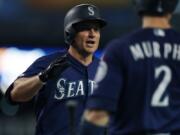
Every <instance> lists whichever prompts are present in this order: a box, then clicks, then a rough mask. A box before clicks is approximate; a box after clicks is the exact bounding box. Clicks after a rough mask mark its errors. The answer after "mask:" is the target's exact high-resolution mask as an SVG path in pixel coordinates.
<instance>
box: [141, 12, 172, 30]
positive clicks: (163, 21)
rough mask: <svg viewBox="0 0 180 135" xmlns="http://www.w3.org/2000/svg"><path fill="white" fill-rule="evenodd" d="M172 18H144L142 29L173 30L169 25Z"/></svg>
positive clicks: (168, 16)
mask: <svg viewBox="0 0 180 135" xmlns="http://www.w3.org/2000/svg"><path fill="white" fill-rule="evenodd" d="M170 18H171V16H170V15H167V16H163V17H152V16H144V17H143V18H142V23H143V24H142V27H143V28H160V29H168V28H171V25H170V23H169V21H170Z"/></svg>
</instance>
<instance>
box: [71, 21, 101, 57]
mask: <svg viewBox="0 0 180 135" xmlns="http://www.w3.org/2000/svg"><path fill="white" fill-rule="evenodd" d="M75 29H76V31H77V34H76V36H75V38H74V45H75V46H76V48H77V49H78V51H79V52H81V53H83V54H93V53H94V52H95V51H96V50H97V48H98V46H99V39H100V26H99V24H98V23H95V22H84V23H81V24H79V25H77V26H75Z"/></svg>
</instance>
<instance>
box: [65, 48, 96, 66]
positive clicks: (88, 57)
mask: <svg viewBox="0 0 180 135" xmlns="http://www.w3.org/2000/svg"><path fill="white" fill-rule="evenodd" d="M68 53H69V54H70V55H71V56H73V57H74V58H75V59H76V60H78V61H79V62H80V63H82V64H83V65H85V66H87V65H89V64H90V63H91V62H92V59H93V54H89V55H83V54H81V53H80V52H79V51H78V50H77V49H75V48H74V47H72V46H70V47H69V49H68Z"/></svg>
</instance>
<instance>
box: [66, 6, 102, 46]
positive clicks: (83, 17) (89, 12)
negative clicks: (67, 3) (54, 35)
mask: <svg viewBox="0 0 180 135" xmlns="http://www.w3.org/2000/svg"><path fill="white" fill-rule="evenodd" d="M84 21H95V22H97V23H99V24H100V27H101V28H102V27H104V26H105V25H106V21H105V20H104V19H102V18H101V17H100V13H99V9H98V8H97V7H96V6H94V5H92V4H80V5H77V6H75V7H73V8H72V9H70V10H69V11H68V12H67V14H66V16H65V19H64V37H65V43H67V44H71V43H72V41H73V39H74V37H75V34H76V31H75V29H74V27H73V26H74V24H77V23H80V22H84Z"/></svg>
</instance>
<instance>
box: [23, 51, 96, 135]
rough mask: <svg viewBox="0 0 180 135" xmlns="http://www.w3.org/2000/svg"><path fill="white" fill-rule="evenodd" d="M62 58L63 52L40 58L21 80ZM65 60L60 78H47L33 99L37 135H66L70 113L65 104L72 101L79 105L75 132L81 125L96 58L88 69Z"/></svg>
mask: <svg viewBox="0 0 180 135" xmlns="http://www.w3.org/2000/svg"><path fill="white" fill-rule="evenodd" d="M61 55H64V53H60V52H58V53H54V54H51V55H48V56H44V57H41V58H39V59H38V60H36V61H35V62H34V63H33V64H32V65H31V66H30V67H29V68H28V69H27V70H26V71H25V72H24V73H23V75H21V77H28V76H33V75H36V74H38V73H39V72H40V71H42V70H43V69H45V68H46V67H47V66H48V65H49V64H50V63H51V62H52V61H53V60H55V59H56V58H58V57H60V56H61ZM68 61H69V62H70V66H69V67H68V68H66V69H65V70H64V71H63V73H61V75H59V74H58V73H56V75H57V76H56V77H55V78H54V79H50V80H49V81H48V82H47V83H46V85H44V87H43V88H42V89H41V90H40V91H39V93H38V94H37V96H36V118H37V126H36V135H68V134H69V132H70V131H69V116H68V115H69V112H68V109H67V107H66V102H67V101H68V100H71V99H73V100H75V101H76V102H77V103H78V105H77V108H76V112H75V117H76V120H75V126H76V127H75V128H76V129H77V127H78V124H79V123H80V118H81V115H82V112H83V110H84V108H85V104H86V99H87V96H88V95H90V94H92V92H93V86H94V81H93V78H94V74H95V71H96V68H97V66H98V63H99V59H97V58H96V57H94V58H93V62H92V63H91V64H90V65H89V66H84V65H82V64H81V63H80V62H78V61H77V60H76V59H74V58H73V57H72V56H71V55H70V54H68Z"/></svg>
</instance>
